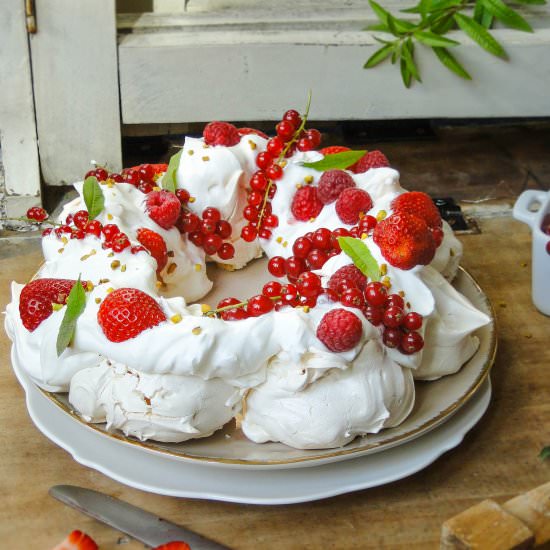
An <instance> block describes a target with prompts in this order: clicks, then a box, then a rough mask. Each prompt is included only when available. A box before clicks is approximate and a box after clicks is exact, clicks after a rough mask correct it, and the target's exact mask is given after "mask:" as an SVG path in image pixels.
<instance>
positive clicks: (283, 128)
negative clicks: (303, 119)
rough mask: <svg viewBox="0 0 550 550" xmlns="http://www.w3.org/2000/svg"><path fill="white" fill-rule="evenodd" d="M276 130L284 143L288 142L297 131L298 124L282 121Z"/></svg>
mask: <svg viewBox="0 0 550 550" xmlns="http://www.w3.org/2000/svg"><path fill="white" fill-rule="evenodd" d="M275 130H276V132H277V135H278V136H279V137H280V138H281V139H282V140H283V141H288V140H290V138H292V136H293V135H294V132H295V131H296V124H294V122H291V121H290V120H281V122H279V124H277V126H275Z"/></svg>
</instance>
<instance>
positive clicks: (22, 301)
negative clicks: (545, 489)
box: [19, 279, 86, 332]
mask: <svg viewBox="0 0 550 550" xmlns="http://www.w3.org/2000/svg"><path fill="white" fill-rule="evenodd" d="M75 283H76V281H74V280H71V279H35V280H34V281H31V282H30V283H29V284H27V285H25V286H24V287H23V290H22V291H21V296H20V298H19V316H20V317H21V322H22V323H23V326H24V327H25V328H26V329H27V330H29V331H31V332H32V331H33V330H35V329H36V328H37V327H38V325H40V323H41V322H42V321H44V319H47V318H48V317H49V316H50V315H51V314H52V312H53V307H52V304H62V305H64V304H65V303H66V302H67V298H68V297H69V292H71V289H72V288H73V286H74V284H75ZM82 286H83V287H84V289H85V288H86V281H82Z"/></svg>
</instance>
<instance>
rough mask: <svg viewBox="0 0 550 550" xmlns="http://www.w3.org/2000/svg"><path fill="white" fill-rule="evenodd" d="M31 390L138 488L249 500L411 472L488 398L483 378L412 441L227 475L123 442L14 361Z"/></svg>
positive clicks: (470, 422)
mask: <svg viewBox="0 0 550 550" xmlns="http://www.w3.org/2000/svg"><path fill="white" fill-rule="evenodd" d="M14 370H15V372H16V375H17V377H18V378H19V381H20V383H21V385H22V386H23V388H24V389H25V392H26V398H27V408H28V411H29V414H30V416H31V418H32V420H33V422H34V423H35V425H36V426H37V427H38V429H39V430H40V431H41V432H42V433H43V434H44V435H46V436H47V437H48V438H49V439H51V440H52V441H53V442H54V443H56V444H57V445H59V446H60V447H62V448H63V449H65V450H66V451H68V452H69V453H70V454H71V455H72V456H73V458H74V459H75V460H76V461H77V462H79V463H81V464H83V465H85V466H88V467H90V468H94V469H95V470H98V471H100V472H102V473H103V474H105V475H107V476H108V477H110V478H112V479H114V480H116V481H119V482H121V483H124V484H125V485H129V486H131V487H134V488H136V489H141V490H143V491H149V492H152V493H157V494H162V495H169V496H175V497H187V498H202V499H212V500H221V501H227V502H239V503H247V504H292V503H298V502H307V501H312V500H318V499H322V498H327V497H331V496H335V495H340V494H343V493H348V492H352V491H358V490H360V489H367V488H369V487H376V486H379V485H384V484H386V483H390V482H392V481H396V480H398V479H402V478H404V477H407V476H409V475H411V474H413V473H415V472H417V471H419V470H421V469H422V468H425V467H426V466H427V465H429V464H431V463H432V462H433V461H434V460H436V459H437V458H438V457H439V456H441V455H442V454H443V453H445V452H446V451H448V450H450V449H452V448H454V447H456V446H457V445H458V444H459V443H460V442H461V441H462V439H463V438H464V435H465V434H466V433H467V432H468V431H469V430H470V429H471V428H472V427H473V426H474V425H475V424H476V423H477V422H478V421H479V419H480V418H481V417H482V416H483V414H484V412H485V411H486V410H487V407H488V406H489V402H490V399H491V385H490V381H489V379H488V378H486V379H485V381H484V382H483V384H482V385H481V386H480V388H479V390H478V391H476V392H475V394H474V395H473V396H472V397H471V399H469V400H468V402H467V403H465V404H464V406H463V407H461V409H460V410H459V411H458V412H457V414H455V415H453V416H452V418H449V419H448V420H447V421H446V422H445V423H443V424H442V425H440V426H439V427H437V428H435V429H432V430H430V431H429V433H425V434H424V435H423V436H422V437H418V438H416V439H414V440H413V441H410V442H408V443H404V444H402V445H399V446H397V447H394V448H391V449H387V450H385V451H384V452H383V453H376V454H372V455H369V456H364V457H361V458H353V459H350V460H346V461H339V462H333V463H331V464H326V465H312V467H310V468H299V469H297V468H291V469H279V470H273V469H270V470H268V471H266V470H265V469H261V468H260V469H258V468H247V469H237V470H234V471H232V472H231V474H230V475H228V472H227V471H226V470H224V469H221V468H211V467H208V466H207V465H206V464H204V463H200V462H197V461H195V462H191V461H181V460H178V461H176V460H173V459H172V458H170V456H169V455H166V454H162V453H149V452H143V449H142V448H141V447H138V446H135V445H120V444H119V443H118V442H117V441H116V440H115V439H113V438H109V437H105V436H104V435H103V434H102V433H101V432H100V431H98V430H90V429H86V428H85V426H84V425H83V424H81V423H78V422H75V421H74V419H73V418H72V417H71V416H70V415H68V414H66V413H65V411H63V410H62V409H61V408H60V407H58V406H57V405H56V404H55V403H54V402H53V401H52V400H51V399H48V398H47V397H46V396H45V395H44V394H43V393H42V392H41V391H40V390H39V389H38V388H37V387H36V386H35V385H34V384H33V383H32V382H30V381H29V379H28V378H27V376H26V375H25V374H24V373H23V372H22V371H21V369H20V368H18V367H17V366H16V365H14Z"/></svg>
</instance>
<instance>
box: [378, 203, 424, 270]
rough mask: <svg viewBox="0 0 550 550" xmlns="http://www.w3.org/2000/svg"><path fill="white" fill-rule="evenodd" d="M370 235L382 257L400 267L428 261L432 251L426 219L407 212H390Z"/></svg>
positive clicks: (408, 267)
mask: <svg viewBox="0 0 550 550" xmlns="http://www.w3.org/2000/svg"><path fill="white" fill-rule="evenodd" d="M373 238H374V242H375V243H376V244H377V245H378V246H379V247H380V251H381V252H382V256H384V258H385V259H386V260H387V261H388V262H389V263H390V264H391V265H393V266H394V267H398V268H400V269H405V270H407V269H412V268H413V267H414V266H416V265H426V264H429V263H430V262H431V261H432V259H433V257H434V254H435V242H434V240H433V237H432V235H431V233H430V230H429V229H428V226H427V225H426V222H425V221H424V220H423V219H421V218H418V217H416V216H412V215H410V214H404V213H400V214H392V215H391V216H389V217H388V218H386V219H384V220H382V221H381V222H380V223H379V224H378V225H377V226H376V228H375V230H374V233H373Z"/></svg>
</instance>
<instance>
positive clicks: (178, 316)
mask: <svg viewBox="0 0 550 550" xmlns="http://www.w3.org/2000/svg"><path fill="white" fill-rule="evenodd" d="M181 319H182V317H181V314H180V313H176V314H175V315H172V317H170V321H172V323H179V322H180V321H181Z"/></svg>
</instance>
